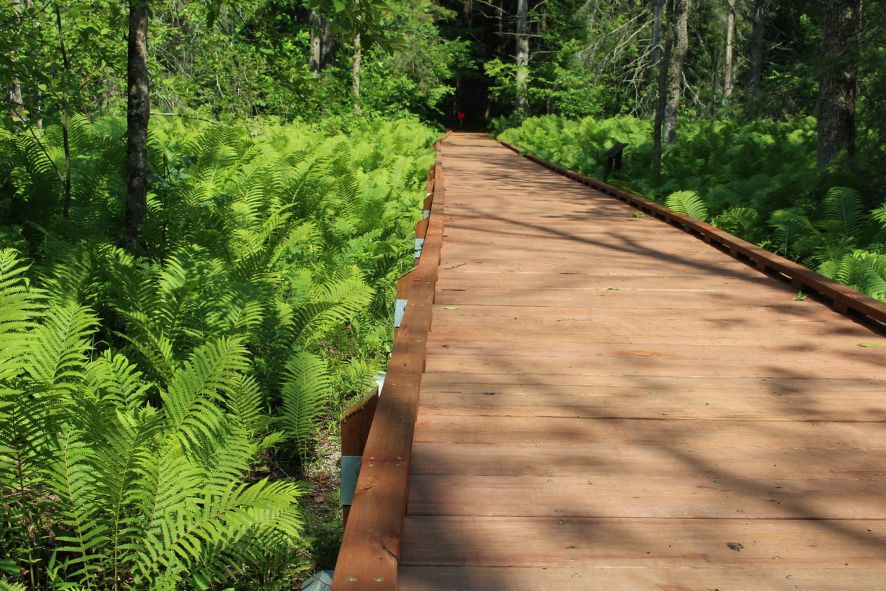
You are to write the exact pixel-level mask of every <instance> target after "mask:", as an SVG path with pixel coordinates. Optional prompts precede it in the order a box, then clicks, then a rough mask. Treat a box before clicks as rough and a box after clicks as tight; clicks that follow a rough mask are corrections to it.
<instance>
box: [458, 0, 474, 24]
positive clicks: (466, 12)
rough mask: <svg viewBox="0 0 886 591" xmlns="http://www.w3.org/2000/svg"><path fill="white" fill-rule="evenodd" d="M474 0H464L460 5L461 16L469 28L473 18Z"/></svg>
mask: <svg viewBox="0 0 886 591" xmlns="http://www.w3.org/2000/svg"><path fill="white" fill-rule="evenodd" d="M473 17H474V0H464V2H462V5H461V18H462V21H463V22H464V25H465V27H467V28H468V29H470V28H471V24H472V22H473V20H474V18H473Z"/></svg>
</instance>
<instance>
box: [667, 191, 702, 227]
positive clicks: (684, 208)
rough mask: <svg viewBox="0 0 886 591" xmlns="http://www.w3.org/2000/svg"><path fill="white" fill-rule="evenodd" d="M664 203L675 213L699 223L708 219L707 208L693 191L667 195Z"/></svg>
mask: <svg viewBox="0 0 886 591" xmlns="http://www.w3.org/2000/svg"><path fill="white" fill-rule="evenodd" d="M665 203H666V204H667V206H668V207H669V208H671V209H673V210H674V211H676V212H677V213H682V214H685V215H688V216H689V217H693V218H695V219H698V220H701V221H705V220H707V219H708V206H707V205H705V203H704V201H703V200H702V198H701V197H699V196H698V194H697V193H696V192H695V191H675V192H673V193H671V194H670V195H668V198H667V199H666V200H665Z"/></svg>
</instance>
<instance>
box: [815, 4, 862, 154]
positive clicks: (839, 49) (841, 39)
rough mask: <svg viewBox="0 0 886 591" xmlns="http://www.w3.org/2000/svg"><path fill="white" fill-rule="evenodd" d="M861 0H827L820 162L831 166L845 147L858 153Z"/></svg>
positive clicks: (821, 96)
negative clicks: (857, 101)
mask: <svg viewBox="0 0 886 591" xmlns="http://www.w3.org/2000/svg"><path fill="white" fill-rule="evenodd" d="M860 12H861V0H827V4H826V6H825V18H824V40H823V42H822V57H823V58H824V60H825V64H824V70H823V72H822V74H821V78H820V81H819V92H818V105H817V111H818V112H817V118H818V166H819V168H821V167H824V166H827V165H828V164H829V163H830V162H831V161H833V160H834V158H836V157H837V156H838V155H839V154H840V153H841V152H843V151H844V150H845V151H846V152H847V153H848V154H849V155H850V156H852V155H854V154H855V95H856V90H857V86H858V42H859V39H858V38H859V34H860Z"/></svg>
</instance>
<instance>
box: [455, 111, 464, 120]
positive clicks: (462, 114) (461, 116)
mask: <svg viewBox="0 0 886 591" xmlns="http://www.w3.org/2000/svg"><path fill="white" fill-rule="evenodd" d="M455 118H456V119H458V120H459V121H463V120H464V118H465V114H464V113H462V112H461V111H459V112H458V113H456V115H455Z"/></svg>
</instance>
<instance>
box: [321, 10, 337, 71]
mask: <svg viewBox="0 0 886 591" xmlns="http://www.w3.org/2000/svg"><path fill="white" fill-rule="evenodd" d="M334 43H335V41H334V40H333V38H332V26H331V25H330V24H329V19H328V18H323V17H320V67H321V68H323V67H325V66H328V65H329V62H330V61H332V47H333V45H334Z"/></svg>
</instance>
